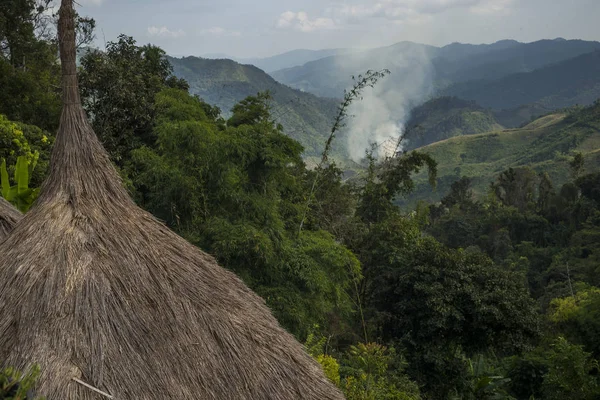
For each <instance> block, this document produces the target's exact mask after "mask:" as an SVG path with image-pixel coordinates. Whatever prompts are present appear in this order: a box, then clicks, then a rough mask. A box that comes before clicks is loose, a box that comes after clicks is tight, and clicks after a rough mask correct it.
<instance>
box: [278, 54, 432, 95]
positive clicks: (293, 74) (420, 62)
mask: <svg viewBox="0 0 600 400" xmlns="http://www.w3.org/2000/svg"><path fill="white" fill-rule="evenodd" d="M437 50H438V49H437V48H436V47H433V46H427V45H422V44H417V43H411V42H401V43H398V44H395V45H393V46H388V47H382V48H377V49H373V50H367V51H362V52H356V53H353V54H345V55H337V56H331V57H326V58H323V59H320V60H316V61H313V62H309V63H306V64H305V65H302V66H297V67H293V68H288V69H283V70H280V71H276V72H273V73H271V76H273V77H274V78H275V79H276V80H277V81H279V82H282V83H284V84H286V85H289V86H291V87H293V88H296V89H300V90H303V91H306V92H310V93H313V94H316V95H317V96H323V97H340V96H341V95H342V93H343V92H344V89H347V88H348V87H349V86H351V85H352V76H357V75H359V74H362V73H364V72H365V71H367V70H381V69H389V70H390V71H391V76H390V77H388V78H387V79H386V82H389V83H388V84H391V85H394V86H397V87H398V88H402V87H403V86H408V85H409V84H410V83H411V81H412V80H413V77H414V76H415V74H419V75H429V74H431V71H430V70H431V63H430V61H429V60H430V58H431V57H432V56H433V55H434V54H435V52H436V51H437Z"/></svg>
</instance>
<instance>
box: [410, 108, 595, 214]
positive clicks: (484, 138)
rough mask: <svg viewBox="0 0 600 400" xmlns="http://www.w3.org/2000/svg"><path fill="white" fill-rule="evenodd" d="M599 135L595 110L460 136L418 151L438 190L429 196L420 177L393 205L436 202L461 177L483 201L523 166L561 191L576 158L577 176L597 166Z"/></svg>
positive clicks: (425, 184) (546, 117)
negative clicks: (580, 166) (431, 166)
mask: <svg viewBox="0 0 600 400" xmlns="http://www.w3.org/2000/svg"><path fill="white" fill-rule="evenodd" d="M417 131H418V130H417ZM598 132H600V106H598V105H595V106H590V107H587V108H582V109H578V110H575V111H573V112H571V113H567V112H556V113H553V114H550V115H547V116H545V117H542V118H540V119H538V120H536V121H535V122H534V123H532V124H529V125H527V126H525V127H523V128H519V129H511V130H498V131H494V132H488V133H482V134H475V135H463V136H458V137H454V138H451V139H448V140H446V141H442V142H438V143H434V144H431V145H428V146H425V147H422V148H420V149H419V151H421V152H424V153H427V154H429V155H431V156H432V157H433V158H434V159H435V160H436V161H437V163H438V177H437V187H438V190H437V191H436V192H432V191H431V189H430V186H429V183H428V182H427V176H426V175H425V174H423V173H421V174H419V175H417V176H416V177H415V183H416V187H415V191H414V193H412V194H411V195H410V196H407V198H406V199H401V200H400V201H398V204H400V205H401V206H402V207H403V208H404V209H412V208H414V206H415V205H416V204H417V202H418V201H420V200H427V201H430V202H436V201H439V200H441V198H442V197H443V196H444V195H445V194H446V193H448V191H449V190H450V185H451V184H452V183H453V182H455V181H456V180H458V179H460V178H461V177H463V176H466V177H468V178H470V179H471V184H472V190H473V194H474V197H475V199H476V200H482V199H484V198H485V197H486V196H487V193H488V189H489V185H490V182H493V181H495V180H496V179H497V176H498V173H499V172H501V171H506V170H508V169H509V168H513V169H514V170H518V169H522V168H523V167H528V168H530V169H532V170H533V171H535V173H536V174H542V175H543V174H544V173H547V174H548V176H549V178H550V180H551V181H552V182H553V184H554V185H555V187H556V188H560V187H561V186H562V185H563V184H565V183H567V182H569V181H572V180H573V175H572V174H571V173H570V170H571V168H570V166H569V162H570V161H571V160H572V159H573V158H572V156H574V155H576V154H577V153H581V154H582V155H583V158H584V160H585V169H584V170H583V171H580V175H584V174H585V173H586V172H587V173H589V172H594V171H596V170H597V169H598V168H599V167H600V154H599V153H598V152H597V151H596V150H597V149H598V146H599V143H600V135H599V133H598ZM417 133H418V132H417ZM557 154H558V155H559V156H558V157H557ZM457 168H460V170H458V172H457Z"/></svg>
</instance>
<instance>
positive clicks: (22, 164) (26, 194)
mask: <svg viewBox="0 0 600 400" xmlns="http://www.w3.org/2000/svg"><path fill="white" fill-rule="evenodd" d="M36 161H37V159H36V160H34V161H33V162H32V163H30V162H29V161H28V160H27V158H26V157H25V156H19V158H18V159H17V165H16V166H15V168H14V171H15V173H14V183H15V184H14V185H13V186H11V185H10V180H9V175H8V171H7V169H6V160H2V165H0V178H1V179H0V181H1V185H2V197H4V199H6V200H7V201H8V202H10V203H12V204H13V205H14V206H15V207H17V209H18V210H19V211H21V212H23V213H25V212H27V211H28V210H29V208H31V206H32V205H33V202H34V201H35V200H36V199H37V196H38V194H39V191H40V190H39V189H31V188H29V182H30V179H29V177H30V176H31V172H32V171H33V170H34V168H35V164H36Z"/></svg>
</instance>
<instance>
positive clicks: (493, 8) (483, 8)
mask: <svg viewBox="0 0 600 400" xmlns="http://www.w3.org/2000/svg"><path fill="white" fill-rule="evenodd" d="M514 2H515V0H487V1H482V2H480V4H477V5H476V6H473V7H471V12H473V13H475V14H487V15H489V14H501V15H506V14H508V13H510V8H511V7H510V6H511V5H512V4H513V3H514Z"/></svg>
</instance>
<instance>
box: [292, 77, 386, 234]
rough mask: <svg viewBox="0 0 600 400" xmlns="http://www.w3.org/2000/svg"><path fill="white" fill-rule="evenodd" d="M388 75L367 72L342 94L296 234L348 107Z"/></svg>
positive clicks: (343, 125) (300, 229)
mask: <svg viewBox="0 0 600 400" xmlns="http://www.w3.org/2000/svg"><path fill="white" fill-rule="evenodd" d="M389 73H390V71H389V70H387V69H384V70H381V71H371V70H369V71H367V72H366V73H365V74H364V75H359V76H358V79H355V78H354V77H352V79H353V80H354V81H355V84H354V86H353V87H352V89H350V90H349V91H345V92H344V99H343V100H342V103H341V104H340V106H339V108H338V114H337V116H336V117H335V120H334V123H333V126H332V127H331V132H330V133H329V137H328V138H327V142H325V149H324V150H323V154H322V156H321V161H320V162H319V164H318V165H317V168H316V174H315V179H314V180H313V183H312V186H311V188H310V192H309V194H308V198H307V200H306V206H305V207H304V211H303V214H302V219H301V221H300V227H299V229H298V234H300V233H301V232H302V228H303V227H304V223H305V222H306V216H307V214H308V210H309V208H310V202H311V200H312V197H313V195H314V193H315V188H316V186H317V181H318V180H319V178H320V175H321V171H322V170H323V166H324V165H325V164H326V163H327V161H328V159H329V153H330V152H331V146H332V144H333V140H334V139H335V137H336V135H337V133H338V131H339V130H340V129H342V128H344V127H345V126H346V119H347V118H348V108H349V107H350V105H351V104H352V103H353V102H354V101H355V100H356V99H361V100H362V92H363V90H365V89H366V88H369V87H371V88H372V87H374V86H375V85H376V84H377V81H379V80H380V79H382V78H384V77H385V76H386V75H388V74H389Z"/></svg>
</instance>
